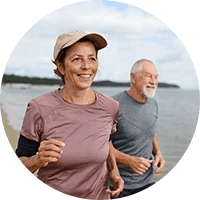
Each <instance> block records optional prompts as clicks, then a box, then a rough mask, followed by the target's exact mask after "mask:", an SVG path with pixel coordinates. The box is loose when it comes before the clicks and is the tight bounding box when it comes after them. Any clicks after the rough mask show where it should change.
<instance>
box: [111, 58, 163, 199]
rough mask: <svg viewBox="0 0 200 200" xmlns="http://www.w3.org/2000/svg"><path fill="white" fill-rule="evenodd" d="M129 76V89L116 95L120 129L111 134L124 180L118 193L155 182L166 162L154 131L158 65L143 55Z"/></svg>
mask: <svg viewBox="0 0 200 200" xmlns="http://www.w3.org/2000/svg"><path fill="white" fill-rule="evenodd" d="M130 78H131V87H130V89H129V90H128V91H124V92H122V93H119V94H117V95H115V96H114V97H113V98H114V99H115V100H117V101H118V102H119V104H120V111H119V116H118V123H117V132H116V133H115V134H113V135H112V136H111V140H112V142H113V146H114V147H115V148H113V147H112V148H113V151H114V154H115V157H116V160H117V163H118V164H119V166H118V167H119V172H120V175H121V177H122V179H123V180H124V190H123V192H122V193H121V194H120V196H119V197H125V196H129V195H131V194H135V193H137V192H140V191H142V190H144V189H146V188H148V187H149V186H151V185H153V184H154V173H160V172H161V171H162V169H163V167H164V165H165V160H164V159H163V156H162V154H161V152H160V149H159V145H158V141H157V136H156V133H155V132H156V121H157V118H158V106H157V103H156V100H155V99H153V98H152V97H153V96H154V94H155V92H156V88H157V85H158V72H157V69H156V67H155V65H154V64H153V63H152V62H151V61H150V60H146V59H141V60H138V61H137V62H136V63H135V64H134V65H133V67H132V69H131V74H130ZM153 165H154V166H155V167H157V168H156V169H153Z"/></svg>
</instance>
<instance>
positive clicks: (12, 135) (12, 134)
mask: <svg viewBox="0 0 200 200" xmlns="http://www.w3.org/2000/svg"><path fill="white" fill-rule="evenodd" d="M1 117H2V122H3V126H4V129H5V132H6V135H7V137H8V140H9V142H10V145H11V146H12V148H13V150H15V149H16V147H17V141H18V138H19V132H18V131H16V130H14V129H13V128H12V126H11V125H9V123H8V119H7V114H6V113H5V112H4V110H3V109H2V108H1Z"/></svg>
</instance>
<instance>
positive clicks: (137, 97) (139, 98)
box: [127, 88, 147, 103]
mask: <svg viewBox="0 0 200 200" xmlns="http://www.w3.org/2000/svg"><path fill="white" fill-rule="evenodd" d="M127 93H128V94H129V96H130V97H131V98H132V99H134V100H135V101H137V102H139V103H145V102H146V101H147V98H146V97H144V96H143V95H142V94H141V93H140V92H139V91H138V90H135V89H134V88H130V89H129V90H128V91H127Z"/></svg>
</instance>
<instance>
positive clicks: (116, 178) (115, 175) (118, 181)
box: [107, 142, 124, 197]
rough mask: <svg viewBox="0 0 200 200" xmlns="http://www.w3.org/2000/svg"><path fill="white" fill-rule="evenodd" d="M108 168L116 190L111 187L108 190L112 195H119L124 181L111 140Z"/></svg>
mask: <svg viewBox="0 0 200 200" xmlns="http://www.w3.org/2000/svg"><path fill="white" fill-rule="evenodd" d="M107 163H108V168H109V171H110V180H111V182H112V185H113V187H114V188H115V190H113V191H111V190H110V189H107V192H108V193H109V194H110V195H111V196H112V197H117V196H119V194H120V193H121V192H122V191H123V188H124V181H123V179H122V178H121V176H120V175H119V170H118V167H117V163H116V158H115V154H114V151H113V148H112V142H109V154H108V158H107Z"/></svg>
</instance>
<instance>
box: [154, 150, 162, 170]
mask: <svg viewBox="0 0 200 200" xmlns="http://www.w3.org/2000/svg"><path fill="white" fill-rule="evenodd" d="M154 166H156V167H157V169H155V170H154V174H159V173H161V172H162V170H163V168H164V166H165V160H164V158H163V156H162V154H161V153H160V152H158V153H157V154H156V155H155V157H154Z"/></svg>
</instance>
